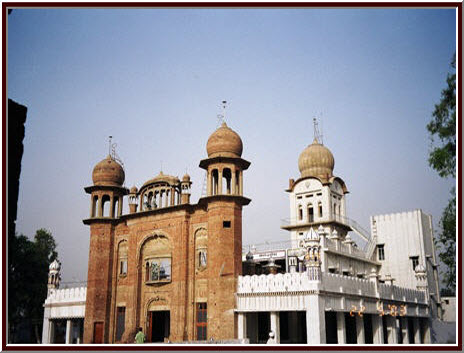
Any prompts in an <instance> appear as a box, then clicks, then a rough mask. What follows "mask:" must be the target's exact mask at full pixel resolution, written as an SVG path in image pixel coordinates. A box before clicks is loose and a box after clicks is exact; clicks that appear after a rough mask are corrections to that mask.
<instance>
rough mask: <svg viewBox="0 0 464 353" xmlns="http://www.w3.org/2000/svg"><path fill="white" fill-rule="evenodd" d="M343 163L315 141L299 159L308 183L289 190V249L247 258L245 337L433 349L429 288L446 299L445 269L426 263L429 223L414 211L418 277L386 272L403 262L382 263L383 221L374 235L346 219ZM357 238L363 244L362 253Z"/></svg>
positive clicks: (242, 280)
mask: <svg viewBox="0 0 464 353" xmlns="http://www.w3.org/2000/svg"><path fill="white" fill-rule="evenodd" d="M334 164H335V163H334V158H333V155H332V153H331V152H330V151H329V150H328V149H327V148H326V147H325V146H323V145H322V144H320V143H319V142H318V140H317V138H315V139H314V141H313V143H312V144H311V145H309V146H308V147H307V148H306V149H305V150H304V151H303V152H302V153H301V155H300V157H299V160H298V166H299V169H300V172H301V176H300V178H298V179H297V180H296V181H295V180H293V179H290V181H289V188H288V189H287V190H286V191H287V192H288V193H289V199H290V219H288V220H285V222H284V225H283V226H282V228H283V229H286V230H289V231H290V241H289V242H288V246H287V248H285V247H277V248H276V247H274V248H272V247H268V248H267V249H262V250H263V251H260V250H261V249H250V251H249V252H248V253H247V254H246V255H244V260H245V265H244V273H245V275H244V276H240V277H239V279H238V289H237V309H236V312H237V314H238V327H239V337H238V338H248V339H249V340H250V343H265V342H266V340H267V336H268V333H269V331H273V332H274V333H275V340H276V342H277V343H308V344H320V343H358V344H364V343H389V344H391V343H393V344H394V343H431V331H430V327H431V323H430V318H431V317H432V314H433V313H432V311H431V310H430V305H429V296H428V291H429V286H433V287H432V292H433V293H437V292H436V289H435V288H438V287H437V284H438V282H437V281H436V280H437V278H436V272H434V271H436V268H435V267H434V266H432V267H430V266H428V265H427V264H426V262H425V259H427V256H428V255H430V256H431V258H430V259H431V260H430V261H429V262H430V264H431V265H432V264H433V265H434V264H435V249H434V248H433V246H430V241H432V236H433V235H432V233H431V228H430V225H431V222H430V218H429V217H428V216H425V215H423V214H422V213H420V214H415V217H416V218H415V221H416V222H417V221H420V224H421V231H422V233H420V234H419V235H418V234H416V233H417V228H414V227H412V226H411V225H409V227H410V233H407V234H406V235H405V236H406V237H407V238H408V239H409V241H410V243H411V246H410V247H409V248H407V249H403V250H404V252H405V253H407V254H408V255H407V256H406V262H407V264H408V266H409V268H412V265H411V261H412V260H410V257H409V256H416V252H415V250H416V249H417V256H419V259H423V260H424V261H423V262H419V263H417V264H416V265H417V266H416V267H415V271H412V272H411V273H409V274H408V276H409V275H410V277H411V276H412V277H413V278H414V281H408V279H407V278H402V277H401V276H402V274H401V273H399V272H393V268H394V267H395V266H393V265H391V266H390V267H389V268H388V270H386V269H385V264H386V263H390V261H396V258H393V257H390V258H388V259H386V258H385V259H379V258H378V257H377V253H378V251H380V250H379V249H380V248H381V245H382V244H387V241H390V240H389V239H388V240H387V238H385V235H384V234H385V233H384V232H383V228H382V230H381V231H380V233H381V234H382V235H380V233H379V225H378V224H377V229H376V232H374V231H373V233H374V234H375V236H370V234H369V232H368V231H366V230H364V229H362V227H360V226H359V225H358V224H357V223H356V222H355V221H353V220H351V219H349V218H348V217H347V216H346V201H345V195H346V194H347V193H348V189H347V187H346V185H345V182H344V181H343V179H341V178H340V177H337V176H334V175H333V169H334ZM374 219H376V218H375V217H374ZM377 222H380V218H379V221H377ZM406 223H407V222H405V224H406ZM408 224H409V223H408ZM390 226H391V227H395V225H393V224H391V225H390ZM426 226H428V228H426ZM381 227H383V223H382V226H381ZM398 227H401V225H400V226H398ZM406 227H408V226H406ZM316 230H317V231H316ZM414 231H416V233H414ZM349 232H355V233H357V235H358V236H359V237H361V238H362V239H364V241H365V245H364V247H363V249H361V248H360V247H359V246H358V245H357V244H356V243H355V241H354V240H353V239H352V238H351V236H350V234H349ZM387 233H388V232H387ZM400 234H402V233H399V232H398V233H397V236H399V235H400ZM391 240H392V241H395V240H394V237H392V238H391ZM380 241H382V242H383V243H380ZM413 243H414V244H415V245H414V246H415V248H414V247H413V245H412V244H413ZM377 244H379V245H380V246H379V247H377V246H376V245H377ZM432 244H433V242H432ZM280 245H284V244H280ZM394 246H401V245H400V244H399V242H398V241H397V244H395V245H392V246H391V249H392V251H393V248H394ZM376 249H377V252H376ZM384 249H385V250H386V248H384ZM388 249H390V248H388ZM420 249H423V250H422V252H420ZM252 250H253V251H252ZM409 254H411V255H409ZM266 260H269V261H268V263H267V264H265V263H266ZM263 261H265V262H263ZM419 265H421V266H419ZM398 266H400V265H398ZM426 266H427V267H426ZM426 269H427V272H426ZM246 273H248V274H251V275H246ZM253 273H255V274H254V275H253ZM393 276H396V277H395V278H392V277H393ZM400 278H401V281H399V279H400ZM394 279H396V280H397V284H399V285H394V284H393V283H394Z"/></svg>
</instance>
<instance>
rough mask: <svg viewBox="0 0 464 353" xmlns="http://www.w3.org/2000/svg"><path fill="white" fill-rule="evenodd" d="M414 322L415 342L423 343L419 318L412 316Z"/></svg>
mask: <svg viewBox="0 0 464 353" xmlns="http://www.w3.org/2000/svg"><path fill="white" fill-rule="evenodd" d="M412 323H413V326H414V343H416V344H419V343H421V337H420V325H419V318H418V317H414V318H412Z"/></svg>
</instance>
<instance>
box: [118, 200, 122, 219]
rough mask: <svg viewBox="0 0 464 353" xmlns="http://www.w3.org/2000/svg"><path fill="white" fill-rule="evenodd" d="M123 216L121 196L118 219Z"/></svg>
mask: <svg viewBox="0 0 464 353" xmlns="http://www.w3.org/2000/svg"><path fill="white" fill-rule="evenodd" d="M121 216H122V196H119V201H118V218H119V217H121Z"/></svg>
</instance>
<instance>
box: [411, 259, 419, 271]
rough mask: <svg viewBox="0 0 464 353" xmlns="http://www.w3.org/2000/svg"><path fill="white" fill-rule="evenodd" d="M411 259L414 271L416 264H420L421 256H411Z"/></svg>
mask: <svg viewBox="0 0 464 353" xmlns="http://www.w3.org/2000/svg"><path fill="white" fill-rule="evenodd" d="M410 259H411V262H412V270H413V271H414V270H415V269H416V266H417V265H419V256H411V257H410Z"/></svg>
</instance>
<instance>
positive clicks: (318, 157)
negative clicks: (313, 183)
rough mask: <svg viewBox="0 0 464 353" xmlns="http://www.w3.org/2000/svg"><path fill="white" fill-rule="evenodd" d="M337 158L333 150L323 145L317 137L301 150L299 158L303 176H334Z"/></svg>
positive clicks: (326, 177)
mask: <svg viewBox="0 0 464 353" xmlns="http://www.w3.org/2000/svg"><path fill="white" fill-rule="evenodd" d="M334 165H335V160H334V157H333V155H332V152H330V150H329V149H328V148H327V147H325V146H324V145H321V144H320V143H319V142H318V141H317V139H314V141H313V143H312V144H311V145H309V146H308V147H306V148H305V149H304V150H303V152H301V154H300V157H299V158H298V168H299V169H300V173H301V176H302V177H303V178H304V177H311V176H312V177H318V178H324V179H328V178H330V177H332V172H333V169H334Z"/></svg>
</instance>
